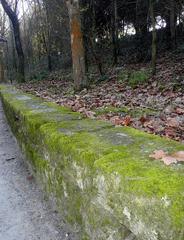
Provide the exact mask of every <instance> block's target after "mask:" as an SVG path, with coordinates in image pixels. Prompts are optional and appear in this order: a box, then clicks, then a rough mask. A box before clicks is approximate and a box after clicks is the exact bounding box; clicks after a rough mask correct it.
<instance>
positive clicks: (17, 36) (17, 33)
mask: <svg viewBox="0 0 184 240" xmlns="http://www.w3.org/2000/svg"><path fill="white" fill-rule="evenodd" d="M1 4H2V6H3V9H4V11H5V12H6V14H7V15H8V17H9V18H10V20H11V22H12V26H13V32H14V39H15V46H16V51H17V56H18V60H19V64H18V74H19V76H18V81H19V82H24V81H25V73H24V53H23V49H22V43H21V39H20V27H19V21H18V17H17V14H16V13H15V12H14V11H13V10H12V9H11V7H10V6H9V5H8V3H7V2H6V0H1Z"/></svg>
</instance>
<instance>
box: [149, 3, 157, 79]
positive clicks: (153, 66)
mask: <svg viewBox="0 0 184 240" xmlns="http://www.w3.org/2000/svg"><path fill="white" fill-rule="evenodd" d="M150 15H151V22H152V27H153V30H152V64H151V65H152V74H153V75H155V74H156V55H157V43H156V39H157V35H156V21H155V13H154V0H150Z"/></svg>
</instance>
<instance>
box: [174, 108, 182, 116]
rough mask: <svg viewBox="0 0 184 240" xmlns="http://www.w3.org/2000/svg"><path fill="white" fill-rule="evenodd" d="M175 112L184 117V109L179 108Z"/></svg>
mask: <svg viewBox="0 0 184 240" xmlns="http://www.w3.org/2000/svg"><path fill="white" fill-rule="evenodd" d="M175 112H176V113H177V114H179V115H183V114H184V109H182V108H179V107H178V108H176V111H175Z"/></svg>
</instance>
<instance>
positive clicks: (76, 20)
mask: <svg viewBox="0 0 184 240" xmlns="http://www.w3.org/2000/svg"><path fill="white" fill-rule="evenodd" d="M66 4H67V7H68V12H69V18H70V32H71V49H72V60H73V77H74V86H75V90H77V91H79V90H81V89H83V88H84V87H86V86H87V77H86V66H85V50H84V40H83V32H82V24H81V16H80V7H79V0H76V1H72V0H66Z"/></svg>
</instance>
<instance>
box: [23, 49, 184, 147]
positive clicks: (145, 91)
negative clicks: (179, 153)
mask: <svg viewBox="0 0 184 240" xmlns="http://www.w3.org/2000/svg"><path fill="white" fill-rule="evenodd" d="M148 68H149V66H148V64H137V65H136V64H134V65H128V66H124V67H120V68H117V69H110V70H109V72H108V73H107V76H108V78H106V79H108V80H106V81H102V82H100V83H98V84H93V85H91V87H90V89H89V90H87V89H85V90H83V91H81V92H80V93H77V94H74V91H73V83H72V81H71V76H70V75H67V74H64V75H62V73H53V74H52V75H50V76H49V78H48V79H46V80H44V81H39V82H38V81H32V82H29V83H26V84H24V85H21V86H20V88H21V89H23V90H24V91H26V92H31V93H33V94H35V95H37V96H40V97H42V98H44V99H48V100H49V101H54V102H56V103H57V104H59V105H64V106H69V107H71V108H72V109H73V110H74V111H78V112H82V113H83V114H84V115H86V116H87V117H90V118H98V119H104V120H108V121H111V122H113V123H114V124H115V125H130V126H132V127H134V128H137V129H141V130H143V131H146V132H149V133H153V134H157V135H160V136H166V137H168V138H171V139H174V140H177V141H180V142H184V55H183V54H181V53H180V54H171V53H166V54H165V56H162V57H161V58H160V59H159V60H158V63H157V74H156V76H154V77H149V79H147V80H146V81H145V82H142V83H141V84H140V83H139V82H138V83H137V84H135V83H134V86H133V87H132V86H130V85H129V84H128V82H127V79H126V74H125V73H126V72H127V71H129V72H130V73H131V72H133V71H137V70H139V71H142V70H143V71H145V70H146V71H147V70H148ZM92 78H93V79H97V78H98V75H97V74H96V75H95V74H94V75H93V76H92Z"/></svg>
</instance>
